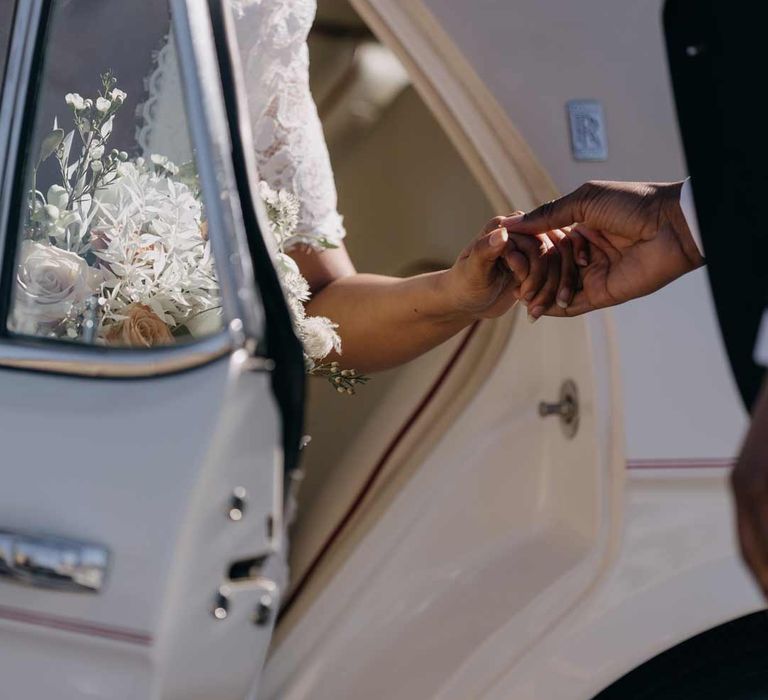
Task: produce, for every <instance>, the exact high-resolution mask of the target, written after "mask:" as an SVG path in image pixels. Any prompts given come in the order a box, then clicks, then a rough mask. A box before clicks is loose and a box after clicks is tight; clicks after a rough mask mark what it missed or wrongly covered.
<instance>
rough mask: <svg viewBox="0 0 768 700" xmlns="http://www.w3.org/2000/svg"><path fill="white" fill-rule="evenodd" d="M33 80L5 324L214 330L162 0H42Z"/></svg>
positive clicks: (166, 332)
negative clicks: (42, 36) (45, 11)
mask: <svg viewBox="0 0 768 700" xmlns="http://www.w3.org/2000/svg"><path fill="white" fill-rule="evenodd" d="M2 1H3V0H0V2H2ZM36 82H37V88H36V89H37V95H36V98H37V99H36V107H35V113H34V115H32V116H31V119H32V121H31V126H32V129H31V137H30V138H29V139H28V141H27V143H26V147H25V151H24V154H23V168H24V177H25V181H24V182H25V186H24V188H23V193H22V197H21V201H19V202H18V203H17V206H18V222H19V226H18V229H19V230H18V245H17V246H16V283H15V285H14V288H13V299H12V306H11V311H10V314H9V316H8V321H7V323H8V328H9V330H10V331H11V332H12V333H14V334H18V335H25V336H34V337H40V338H48V339H55V340H64V341H71V342H79V343H86V344H96V345H102V346H123V347H126V346H127V347H135V348H147V347H155V346H161V345H173V344H177V343H184V342H189V341H192V340H195V339H197V338H200V337H204V336H207V335H210V334H213V333H216V332H218V331H219V330H221V328H222V321H221V308H220V307H221V304H220V295H219V286H218V283H217V279H216V274H215V269H214V261H213V257H212V254H211V246H210V243H209V240H208V234H209V232H208V226H207V219H206V211H205V206H204V204H203V200H202V196H201V192H200V185H199V181H198V177H197V169H196V166H195V154H194V150H193V148H192V145H191V141H190V138H189V133H188V129H187V120H186V116H185V105H184V100H183V97H182V88H181V80H180V77H179V66H178V62H177V58H176V50H175V42H174V37H173V32H172V29H171V17H170V12H169V7H168V4H167V3H165V2H157V0H131V2H125V0H99V2H93V1H92V0H55V1H54V2H53V3H52V7H51V13H50V16H49V18H48V31H47V38H46V46H45V50H44V59H43V62H42V65H41V68H40V74H39V76H38V80H37V81H36Z"/></svg>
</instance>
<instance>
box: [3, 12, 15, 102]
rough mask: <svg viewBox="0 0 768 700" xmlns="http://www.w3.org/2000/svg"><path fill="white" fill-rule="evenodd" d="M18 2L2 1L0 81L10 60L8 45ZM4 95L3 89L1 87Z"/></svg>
mask: <svg viewBox="0 0 768 700" xmlns="http://www.w3.org/2000/svg"><path fill="white" fill-rule="evenodd" d="M15 5H16V0H0V80H2V78H3V77H4V76H5V63H6V60H7V58H8V44H9V43H10V39H11V24H12V22H13V8H14V6H15ZM0 94H2V87H0Z"/></svg>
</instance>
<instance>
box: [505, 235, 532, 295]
mask: <svg viewBox="0 0 768 700" xmlns="http://www.w3.org/2000/svg"><path fill="white" fill-rule="evenodd" d="M504 262H506V264H507V267H508V268H509V270H510V271H511V272H512V274H513V275H514V276H515V286H519V285H521V284H522V283H523V282H525V280H526V279H528V274H529V272H530V266H529V265H528V258H527V257H526V256H525V254H524V253H521V252H520V250H519V249H518V247H517V245H516V244H515V242H514V241H508V242H507V249H506V251H505V253H504Z"/></svg>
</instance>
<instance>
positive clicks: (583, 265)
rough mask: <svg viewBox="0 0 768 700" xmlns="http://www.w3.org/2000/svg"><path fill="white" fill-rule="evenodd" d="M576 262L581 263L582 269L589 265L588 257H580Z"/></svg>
mask: <svg viewBox="0 0 768 700" xmlns="http://www.w3.org/2000/svg"><path fill="white" fill-rule="evenodd" d="M576 262H577V263H579V265H581V266H582V267H586V266H587V265H589V260H587V256H586V255H579V257H578V259H577V260H576Z"/></svg>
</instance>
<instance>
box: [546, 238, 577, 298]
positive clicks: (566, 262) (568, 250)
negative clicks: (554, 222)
mask: <svg viewBox="0 0 768 700" xmlns="http://www.w3.org/2000/svg"><path fill="white" fill-rule="evenodd" d="M548 235H549V239H550V240H551V241H552V243H553V244H554V245H556V246H557V249H558V251H559V252H560V282H559V285H558V288H557V293H556V297H555V300H556V302H557V305H558V306H559V307H560V308H561V309H567V308H568V305H569V304H570V303H571V301H572V300H573V295H574V294H575V293H576V288H577V285H578V279H579V274H578V271H577V269H576V261H575V259H574V250H573V242H572V240H571V239H570V238H569V237H568V236H567V235H566V234H565V233H564V232H563V231H560V230H554V231H550V232H549V234H548Z"/></svg>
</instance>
